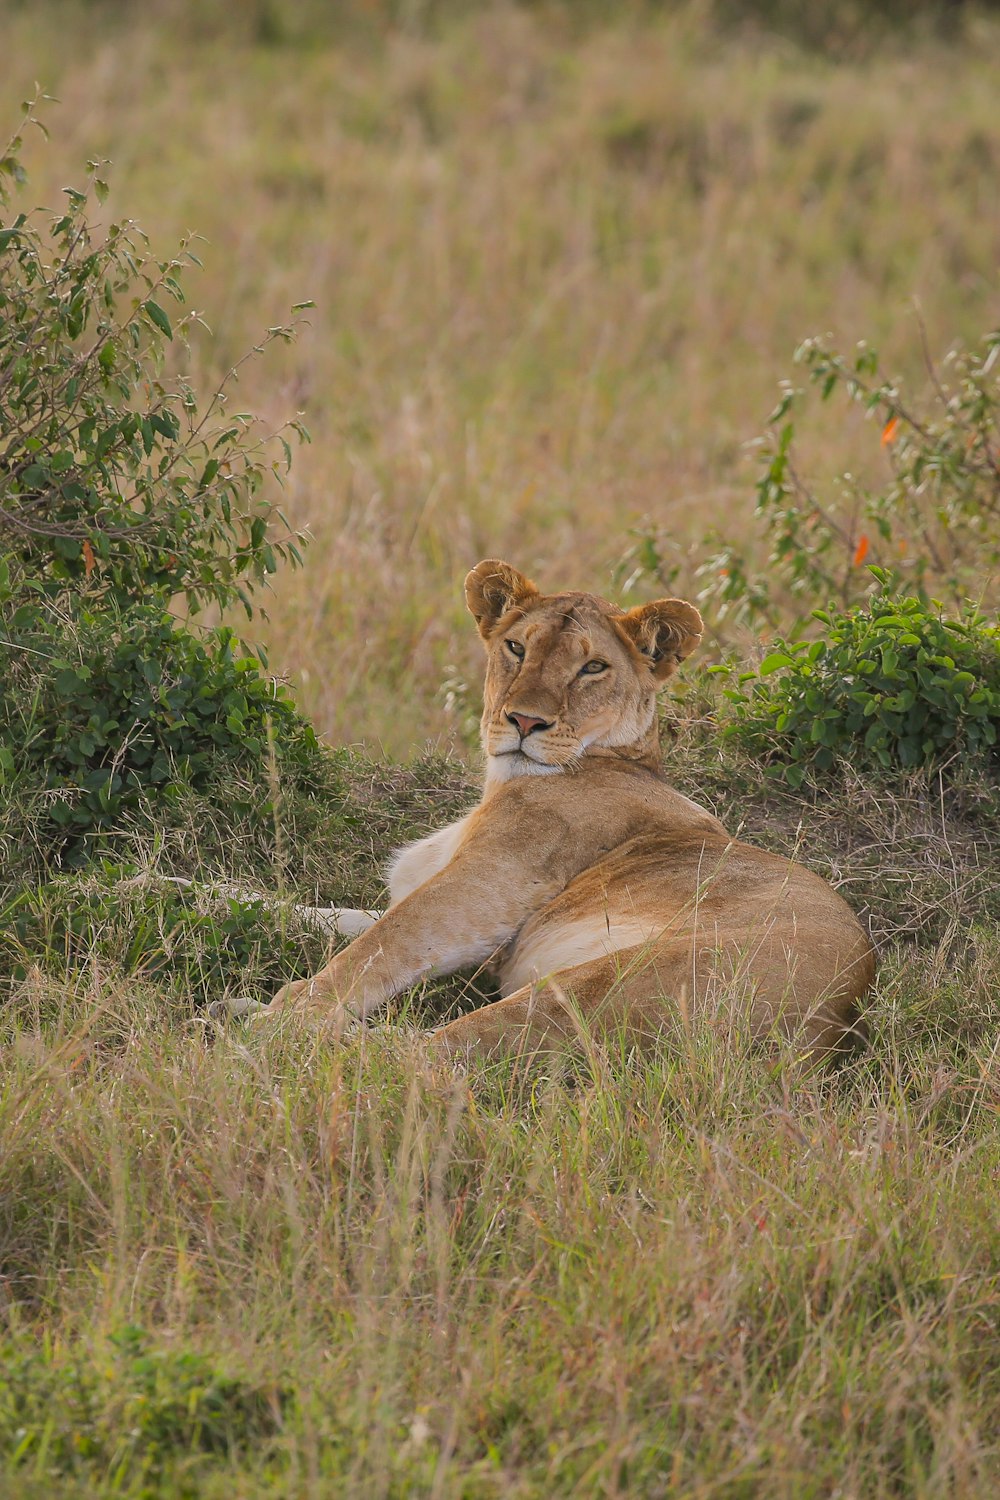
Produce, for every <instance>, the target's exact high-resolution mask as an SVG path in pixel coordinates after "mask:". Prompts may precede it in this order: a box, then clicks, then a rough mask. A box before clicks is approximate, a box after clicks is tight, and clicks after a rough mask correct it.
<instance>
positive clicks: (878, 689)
mask: <svg viewBox="0 0 1000 1500" xmlns="http://www.w3.org/2000/svg"><path fill="white" fill-rule="evenodd" d="M872 571H873V572H875V573H877V575H878V577H879V581H880V582H881V583H882V584H883V586H884V587H887V586H889V585H891V583H892V580H891V579H890V578H889V576H888V575H887V574H885V573H883V572H882V571H881V570H876V569H873V570H872ZM814 613H815V617H816V619H817V620H819V621H820V622H821V623H822V624H823V625H824V626H825V627H826V639H824V640H818V641H812V642H808V641H797V642H792V643H789V642H780V641H779V642H777V643H776V644H775V647H774V649H773V650H772V651H771V653H770V654H769V655H768V656H766V657H765V658H764V660H763V661H762V662H761V665H760V667H759V669H758V670H757V671H756V672H747V673H743V674H742V675H741V676H740V678H739V685H738V686H737V687H735V688H729V689H727V690H726V697H727V698H728V699H729V701H730V703H731V704H732V714H733V720H732V723H731V724H730V725H729V726H728V728H727V733H728V734H729V735H730V736H731V737H734V738H736V739H738V740H739V741H740V742H741V743H742V744H743V745H744V746H745V747H746V748H748V749H749V750H751V751H752V752H753V753H755V754H757V755H760V756H763V757H765V758H766V759H768V760H771V761H773V762H776V770H777V772H778V774H780V775H782V776H783V777H784V779H785V780H786V781H789V782H790V783H791V784H792V785H794V786H798V785H800V784H801V783H802V781H803V780H804V778H805V776H806V775H807V773H808V772H810V771H812V770H817V771H821V772H822V771H828V770H829V769H830V768H831V767H833V766H834V764H835V763H836V762H837V761H838V760H839V759H844V758H849V759H850V761H851V763H852V764H854V765H863V766H873V767H881V768H883V769H888V768H890V767H912V766H920V767H925V768H927V769H929V770H931V769H935V768H939V767H944V766H945V765H946V764H948V763H949V762H950V761H953V760H954V759H955V757H956V756H962V757H969V756H979V757H984V758H985V757H994V756H995V754H996V747H997V741H998V735H1000V630H998V629H997V627H995V626H991V625H987V624H986V623H985V622H984V621H983V620H982V618H981V617H979V616H977V615H974V614H972V615H967V616H966V617H965V618H964V619H959V620H949V619H945V618H943V617H942V616H941V614H940V613H939V612H938V611H936V610H935V609H933V608H931V607H928V606H926V605H925V604H924V603H923V602H922V601H921V600H919V599H916V598H912V597H896V596H894V595H892V594H891V593H889V592H883V593H881V594H879V595H877V596H876V597H875V598H873V599H872V600H871V602H870V604H869V606H868V608H867V609H859V610H854V611H851V612H847V613H831V612H829V611H826V610H816V611H815V612H814ZM716 670H722V669H716Z"/></svg>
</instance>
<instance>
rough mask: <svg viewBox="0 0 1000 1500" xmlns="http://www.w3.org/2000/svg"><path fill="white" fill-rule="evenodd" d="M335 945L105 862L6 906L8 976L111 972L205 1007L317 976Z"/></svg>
mask: <svg viewBox="0 0 1000 1500" xmlns="http://www.w3.org/2000/svg"><path fill="white" fill-rule="evenodd" d="M328 946H329V937H328V936H327V935H326V934H325V933H323V932H322V931H321V930H320V929H319V928H318V927H316V926H314V925H312V924H311V923H310V922H309V920H308V918H307V917H306V916H305V915H304V914H302V915H300V914H298V913H297V912H295V911H294V910H292V909H289V908H283V907H277V906H272V905H270V904H268V903H265V902H264V901H263V900H261V899H258V898H254V897H252V896H245V897H240V898H236V897H234V896H231V895H228V894H225V893H224V892H215V891H213V890H212V889H211V888H210V887H208V886H204V887H193V888H192V887H184V886H178V885H177V884H175V883H173V882H170V881H167V880H162V879H157V878H156V877H155V876H147V875H145V874H143V873H142V872H140V871H138V870H136V869H135V867H133V866H123V865H116V864H113V863H111V862H110V861H103V862H102V863H101V864H100V865H99V866H98V867H97V868H95V869H93V870H92V871H90V872H88V873H87V874H86V875H82V876H81V875H76V876H72V875H70V876H61V877H59V878H58V879H56V880H52V881H49V882H47V883H45V884H43V885H40V886H36V887H34V888H30V889H22V890H20V891H18V892H17V893H16V894H14V895H13V896H12V897H11V898H10V899H9V900H8V901H7V902H6V903H2V902H0V973H3V974H4V975H9V976H11V977H12V978H13V979H15V980H18V979H23V978H24V977H25V974H26V972H27V970H28V967H29V965H30V966H34V965H36V964H39V965H41V966H42V967H43V968H44V969H46V970H48V971H49V972H51V973H57V974H66V973H69V972H72V971H73V970H74V969H79V968H81V967H82V966H84V965H85V964H87V963H89V962H91V961H92V960H93V958H95V957H97V958H99V959H100V960H101V961H102V964H103V966H104V967H106V968H107V967H111V968H114V969H115V970H117V971H118V972H120V973H124V974H127V975H130V976H135V977H137V978H142V979H148V980H151V981H157V982H161V983H163V982H166V983H167V984H168V985H169V987H170V988H171V989H172V990H176V991H178V992H183V994H184V996H185V999H186V1000H187V999H190V1000H193V1001H194V1002H195V1003H197V1004H207V1003H208V1002H209V1001H210V1000H213V999H218V997H219V996H220V995H222V994H225V993H226V992H227V991H231V990H232V989H233V988H234V987H237V986H242V987H246V986H247V985H250V986H251V988H256V989H260V991H261V992H262V993H264V992H267V991H268V990H271V989H275V988H277V986H278V985H280V984H283V983H284V982H285V981H286V980H287V979H289V978H290V977H295V976H296V975H298V974H305V973H307V972H311V971H312V970H314V969H315V968H316V966H317V965H318V964H320V963H321V962H322V960H323V957H324V954H325V952H326V950H327V948H328Z"/></svg>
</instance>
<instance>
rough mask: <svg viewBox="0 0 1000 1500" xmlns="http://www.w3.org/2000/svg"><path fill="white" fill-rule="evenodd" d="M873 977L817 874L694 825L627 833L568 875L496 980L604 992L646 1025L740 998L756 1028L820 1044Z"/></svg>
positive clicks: (864, 943) (507, 987) (585, 993)
mask: <svg viewBox="0 0 1000 1500" xmlns="http://www.w3.org/2000/svg"><path fill="white" fill-rule="evenodd" d="M873 973H874V964H873V958H872V952H871V945H870V943H869V942H868V939H867V937H866V936H865V934H864V932H863V930H862V928H861V926H860V924H859V923H858V921H857V919H856V918H855V916H854V914H853V913H852V912H851V910H850V908H849V907H848V906H847V904H846V902H844V901H843V900H842V899H841V897H840V896H838V895H837V893H836V892H835V891H834V890H833V889H832V888H831V887H830V886H829V885H827V883H826V882H825V881H824V880H822V879H821V878H820V877H819V876H818V875H814V874H813V873H812V871H810V870H807V869H805V868H804V867H803V866H802V865H798V864H795V863H793V862H792V861H790V860H786V859H782V858H780V857H778V856H776V855H773V854H769V853H767V852H766V851H764V850H761V849H756V848H753V847H751V846H750V845H747V844H742V843H740V842H738V841H736V840H732V839H729V838H727V837H726V836H724V835H718V834H715V833H714V832H711V831H709V832H707V833H706V832H705V831H704V830H701V829H698V830H694V831H690V832H679V833H676V834H675V833H671V832H668V831H657V832H655V833H652V834H648V835H642V836H640V837H638V838H633V839H631V840H629V841H628V842H627V843H626V844H624V845H622V846H621V847H620V848H618V849H616V850H614V851H613V852H612V853H611V854H610V855H609V856H608V857H607V858H605V859H603V860H601V861H600V862H599V863H597V864H595V865H594V866H592V867H591V868H590V869H587V870H585V871H584V872H583V873H582V874H581V875H579V876H577V878H576V879H575V880H573V881H571V882H570V884H569V885H568V886H567V887H566V889H565V890H564V891H562V892H561V893H560V895H559V896H558V897H556V899H555V900H553V901H551V902H550V903H549V904H548V905H547V906H546V907H544V908H543V909H542V910H541V911H539V912H537V913H536V914H535V915H534V916H533V917H531V918H530V919H529V921H528V922H526V923H525V925H524V927H523V928H522V929H521V931H520V932H519V934H518V936H517V939H516V941H515V943H514V944H512V946H511V949H510V950H509V952H508V954H507V955H506V960H505V963H504V966H503V971H502V975H501V980H502V986H503V990H504V993H506V994H510V993H512V992H513V991H515V990H517V989H518V988H520V987H521V986H523V985H527V984H531V983H534V982H537V981H540V980H544V979H547V978H554V979H555V980H556V982H557V983H559V984H560V985H561V986H563V987H564V988H565V989H566V990H567V991H568V992H571V993H576V995H577V999H578V1002H579V1003H581V1004H582V1005H583V1006H584V1008H585V1009H589V1008H590V1006H591V1005H592V1004H596V1003H602V1002H603V1000H604V998H605V996H607V995H609V994H610V1000H609V1004H610V1007H611V1010H612V1011H613V1012H614V1013H615V1014H618V1015H621V1016H623V1017H628V1016H629V1012H630V1008H631V1009H633V1010H634V1011H635V1012H636V1014H635V1020H637V1021H638V1020H641V1022H642V1025H643V1029H648V1028H649V1027H650V1025H651V1023H653V1022H655V1019H656V1012H657V1011H659V1012H660V1013H661V1018H662V1010H663V1007H664V1005H665V1004H670V1003H671V1002H673V1003H674V1004H680V1005H681V1006H683V1005H685V1004H691V1003H693V1004H697V1005H699V1006H705V1005H715V1004H718V1005H723V1006H731V1005H732V1004H733V1003H739V1001H740V1000H741V998H743V999H745V1000H746V1002H747V1004H748V1007H749V1012H750V1016H751V1020H752V1023H753V1025H754V1029H755V1030H757V1029H760V1030H764V1029H766V1028H767V1027H769V1026H770V1025H773V1024H774V1023H775V1022H776V1021H777V1022H779V1023H780V1024H783V1025H784V1026H786V1027H789V1028H794V1027H796V1026H798V1025H800V1024H802V1023H806V1024H807V1027H808V1029H809V1030H810V1031H812V1032H814V1033H816V1034H817V1035H818V1034H819V1033H820V1032H822V1031H825V1030H826V1028H827V1027H831V1026H832V1027H837V1028H843V1026H844V1025H846V1024H849V1023H850V1020H851V1018H852V1014H853V1007H854V1004H855V1002H856V1001H857V999H858V998H859V997H860V996H861V995H862V994H864V992H865V991H866V990H867V988H868V986H869V985H870V983H871V981H872V978H873ZM609 982H610V989H609ZM810 1021H811V1022H812V1024H809V1023H810ZM654 1029H655V1028H654Z"/></svg>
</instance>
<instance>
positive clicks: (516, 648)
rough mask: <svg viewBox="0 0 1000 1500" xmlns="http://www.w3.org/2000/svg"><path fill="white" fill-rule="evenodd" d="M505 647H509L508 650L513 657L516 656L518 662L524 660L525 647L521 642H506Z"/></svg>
mask: <svg viewBox="0 0 1000 1500" xmlns="http://www.w3.org/2000/svg"><path fill="white" fill-rule="evenodd" d="M504 645H505V646H506V647H507V650H508V651H509V652H510V654H511V656H516V657H517V659H518V661H523V660H524V647H523V646H522V645H521V642H520V641H504Z"/></svg>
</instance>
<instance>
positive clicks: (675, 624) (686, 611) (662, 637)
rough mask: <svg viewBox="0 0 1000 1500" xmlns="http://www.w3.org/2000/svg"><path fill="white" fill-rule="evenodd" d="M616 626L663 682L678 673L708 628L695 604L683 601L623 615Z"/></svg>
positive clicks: (659, 602) (638, 608) (656, 604)
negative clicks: (686, 657)
mask: <svg viewBox="0 0 1000 1500" xmlns="http://www.w3.org/2000/svg"><path fill="white" fill-rule="evenodd" d="M615 624H616V625H617V626H618V627H619V629H621V630H624V632H625V634H626V635H627V636H628V638H629V640H630V641H631V642H632V644H633V645H634V646H635V647H637V649H638V650H639V651H641V652H642V654H643V656H645V657H648V659H649V662H650V665H651V666H652V668H653V673H654V675H655V676H656V677H658V678H660V679H663V678H666V677H669V676H670V675H671V673H673V672H676V671H677V668H678V667H679V666H680V664H681V662H682V661H683V660H684V658H685V656H690V655H691V652H692V651H693V650H694V648H695V647H696V646H697V644H698V642H699V641H700V640H701V636H702V631H703V630H704V628H705V627H704V624H703V622H702V618H701V615H700V614H699V613H698V611H697V610H696V609H695V607H694V605H693V604H688V603H686V602H685V600H683V599H655V600H654V601H653V603H652V604H639V605H637V606H636V607H635V609H630V610H629V611H628V613H627V614H624V615H620V616H619V617H618V618H617V619H616V620H615Z"/></svg>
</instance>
